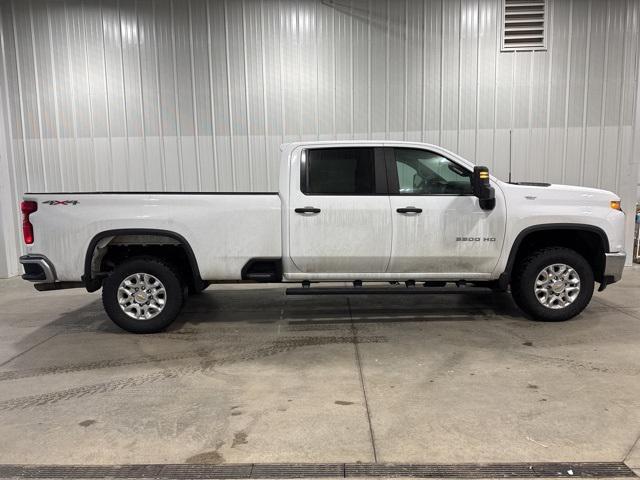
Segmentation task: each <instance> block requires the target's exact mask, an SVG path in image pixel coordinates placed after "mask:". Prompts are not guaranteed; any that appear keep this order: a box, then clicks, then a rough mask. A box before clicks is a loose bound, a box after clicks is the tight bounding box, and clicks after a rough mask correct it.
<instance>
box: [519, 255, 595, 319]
mask: <svg viewBox="0 0 640 480" xmlns="http://www.w3.org/2000/svg"><path fill="white" fill-rule="evenodd" d="M556 263H563V264H565V265H568V266H570V267H571V268H573V269H574V270H575V271H576V272H577V274H578V276H579V277H580V292H579V293H578V296H577V297H576V298H575V300H573V302H572V303H570V304H569V305H567V306H566V307H564V308H558V309H553V308H550V307H547V306H545V305H543V304H542V303H541V302H540V301H539V300H538V298H537V297H536V294H535V282H536V279H537V276H538V274H539V273H540V272H541V271H542V270H543V269H544V268H545V267H547V266H549V265H553V264H556ZM593 288H594V277H593V270H592V268H591V265H589V262H587V261H586V260H585V258H584V257H583V256H582V255H580V254H579V253H578V252H576V251H574V250H571V249H569V248H563V247H548V248H543V249H541V250H537V251H535V252H533V253H532V254H531V255H529V256H527V257H526V258H524V259H523V260H522V261H520V262H519V264H518V265H516V268H515V271H514V274H513V277H512V279H511V294H512V296H513V299H514V301H515V302H516V304H517V305H518V307H520V309H521V310H522V311H523V312H524V313H525V314H527V315H529V316H531V317H532V318H533V319H535V320H540V321H544V322H563V321H565V320H569V319H570V318H573V317H575V316H576V315H578V314H580V312H582V311H583V310H584V309H585V308H586V306H587V305H588V304H589V301H590V300H591V297H592V296H593Z"/></svg>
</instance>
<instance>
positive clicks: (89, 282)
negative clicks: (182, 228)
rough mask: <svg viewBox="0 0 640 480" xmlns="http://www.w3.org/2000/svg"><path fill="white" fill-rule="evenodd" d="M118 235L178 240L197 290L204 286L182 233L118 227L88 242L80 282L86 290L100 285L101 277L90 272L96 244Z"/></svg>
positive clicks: (94, 289) (190, 249)
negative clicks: (156, 236)
mask: <svg viewBox="0 0 640 480" xmlns="http://www.w3.org/2000/svg"><path fill="white" fill-rule="evenodd" d="M118 235H160V236H163V237H169V238H173V239H175V240H177V241H178V242H180V244H181V246H183V247H184V250H185V252H186V254H187V259H188V260H189V266H190V267H191V272H192V275H193V282H194V285H196V287H197V288H198V289H199V290H200V289H204V288H205V285H206V284H205V282H203V280H202V277H201V276H200V269H199V268H198V261H197V259H196V256H195V254H194V253H193V249H192V248H191V245H190V244H189V242H188V241H187V240H186V239H185V238H184V237H183V236H182V235H180V234H179V233H176V232H172V231H170V230H160V229H155V228H118V229H115V230H104V231H102V232H100V233H98V234H96V235H95V236H94V237H93V238H92V239H91V241H90V242H89V246H88V247H87V252H86V254H85V258H84V275H83V276H82V282H83V283H84V285H85V288H86V289H87V291H89V292H95V291H96V290H98V289H99V288H100V286H101V285H102V279H99V278H94V277H93V276H92V274H91V260H92V259H93V253H94V250H95V248H96V245H97V244H98V242H99V241H100V240H102V239H103V238H105V237H115V236H118Z"/></svg>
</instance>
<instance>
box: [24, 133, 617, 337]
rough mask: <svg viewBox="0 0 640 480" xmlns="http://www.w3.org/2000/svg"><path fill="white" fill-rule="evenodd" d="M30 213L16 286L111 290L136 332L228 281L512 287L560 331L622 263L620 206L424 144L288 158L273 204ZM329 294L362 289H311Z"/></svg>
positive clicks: (63, 201)
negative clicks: (500, 175)
mask: <svg viewBox="0 0 640 480" xmlns="http://www.w3.org/2000/svg"><path fill="white" fill-rule="evenodd" d="M22 213H23V230H24V241H25V243H26V251H27V254H26V255H24V256H22V257H21V258H20V262H21V263H22V264H23V266H24V270H25V274H24V275H23V278H24V279H25V280H29V281H32V282H37V283H36V288H37V289H38V290H52V289H58V288H69V287H78V286H82V287H85V288H86V289H87V290H88V291H90V292H92V291H96V290H98V289H100V288H102V298H103V303H104V307H105V310H106V312H107V313H108V315H109V316H110V317H111V319H112V320H113V321H114V322H115V323H116V324H118V325H119V326H120V327H122V328H124V329H125V330H128V331H130V332H136V333H151V332H157V331H160V330H162V329H164V328H166V327H167V326H168V325H169V324H170V323H171V322H172V321H173V320H174V319H175V318H176V316H177V315H178V313H179V312H180V309H181V307H182V304H183V302H184V299H185V296H186V295H187V294H188V293H189V292H192V293H195V292H199V291H201V290H202V289H204V288H206V287H207V285H209V284H210V283H224V282H230V283H231V282H234V283H236V282H298V283H301V284H302V286H301V288H300V287H299V288H289V289H288V290H287V292H288V293H291V294H340V293H342V294H359V293H365V294H375V293H430V292H433V291H440V290H442V289H443V288H442V287H445V286H446V284H447V283H450V284H455V286H453V287H450V288H449V289H451V288H459V287H461V286H466V287H467V288H473V287H484V288H491V289H498V290H507V289H509V288H510V290H511V293H512V295H513V298H514V300H515V302H516V303H517V305H518V306H519V307H520V308H521V309H522V310H523V311H524V312H525V313H526V314H527V315H528V316H530V317H532V318H534V319H539V320H547V321H561V320H567V319H569V318H572V317H574V316H575V315H577V314H579V313H580V312H581V311H582V310H583V309H584V308H585V307H586V306H587V304H588V303H589V301H590V299H591V296H592V294H593V289H594V284H595V282H598V283H599V284H600V289H604V288H605V287H606V286H607V285H608V284H611V283H614V282H617V281H618V280H620V277H621V275H622V270H623V265H624V262H625V253H624V251H623V243H624V238H623V237H624V213H623V212H622V210H621V208H620V198H619V197H618V196H616V195H615V194H613V193H611V192H607V191H604V190H596V189H592V188H582V187H572V186H563V185H549V184H533V183H530V184H511V183H505V182H502V181H500V180H498V179H496V178H494V177H492V176H490V175H489V173H488V170H487V168H485V167H474V165H473V164H471V163H470V162H468V161H466V160H464V159H463V158H460V157H459V156H458V155H455V154H454V153H452V152H449V151H447V150H445V149H443V148H440V147H437V146H433V145H426V144H421V143H406V142H388V141H381V142H355V141H353V142H352V141H349V142H344V141H341V142H313V143H291V144H287V145H284V146H283V147H282V159H281V167H280V185H279V192H274V193H201V192H196V193H170V192H122V193H118V192H96V193H26V194H25V195H24V201H23V202H22ZM336 281H339V282H353V287H351V286H349V287H343V288H329V287H318V286H314V285H313V284H315V283H317V282H336ZM373 282H378V283H377V285H371V284H370V283H373ZM363 283H366V285H363ZM388 284H390V285H388ZM385 285H386V286H385ZM381 286H383V287H384V288H381ZM445 290H446V289H445Z"/></svg>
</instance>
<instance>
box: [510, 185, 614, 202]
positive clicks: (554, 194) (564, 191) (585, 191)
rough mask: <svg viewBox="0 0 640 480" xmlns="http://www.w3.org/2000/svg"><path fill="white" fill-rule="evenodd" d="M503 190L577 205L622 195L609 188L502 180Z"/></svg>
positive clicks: (606, 200)
mask: <svg viewBox="0 0 640 480" xmlns="http://www.w3.org/2000/svg"><path fill="white" fill-rule="evenodd" d="M500 187H501V188H502V190H503V191H504V192H505V194H507V196H509V195H514V196H531V197H536V198H537V199H539V200H543V201H546V202H554V201H557V202H570V203H573V204H576V205H595V204H601V203H603V202H610V201H612V200H617V201H620V197H619V196H618V195H616V194H615V193H613V192H610V191H608V190H601V189H599V188H590V187H578V186H575V185H560V184H548V183H526V182H523V183H505V182H500Z"/></svg>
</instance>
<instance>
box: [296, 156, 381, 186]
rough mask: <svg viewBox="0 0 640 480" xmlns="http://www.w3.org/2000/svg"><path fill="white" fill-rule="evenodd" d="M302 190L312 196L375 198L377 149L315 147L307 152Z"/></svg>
mask: <svg viewBox="0 0 640 480" xmlns="http://www.w3.org/2000/svg"><path fill="white" fill-rule="evenodd" d="M301 180H302V181H301V183H302V185H301V190H302V191H303V192H304V193H306V194H309V195H373V194H375V191H376V182H375V158H374V149H373V148H368V147H356V148H314V149H310V150H307V152H306V167H305V168H304V169H303V178H302V179H301Z"/></svg>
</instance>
